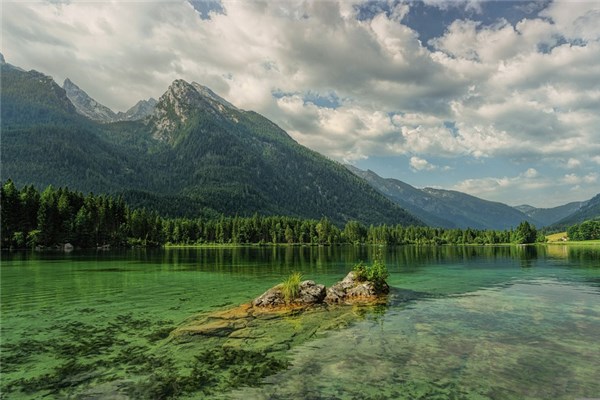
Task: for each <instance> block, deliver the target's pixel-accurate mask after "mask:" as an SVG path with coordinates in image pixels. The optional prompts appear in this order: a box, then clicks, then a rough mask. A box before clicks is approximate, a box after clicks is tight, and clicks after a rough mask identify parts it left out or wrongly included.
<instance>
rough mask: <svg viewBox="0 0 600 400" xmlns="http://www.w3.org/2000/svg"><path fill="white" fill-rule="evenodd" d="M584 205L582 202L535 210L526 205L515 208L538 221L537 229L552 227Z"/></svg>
mask: <svg viewBox="0 0 600 400" xmlns="http://www.w3.org/2000/svg"><path fill="white" fill-rule="evenodd" d="M584 205H585V202H583V201H574V202H572V203H568V204H564V205H562V206H558V207H552V208H535V207H532V206H530V205H527V204H524V205H521V206H516V207H515V208H516V209H517V210H519V211H521V212H522V213H524V214H526V215H528V216H529V217H531V218H533V219H535V220H536V221H539V222H540V224H541V225H540V226H539V227H543V226H548V225H552V224H553V223H555V222H557V221H560V220H561V219H563V218H566V217H568V216H569V215H571V214H573V213H575V212H577V211H578V210H579V209H580V208H581V207H582V206H584Z"/></svg>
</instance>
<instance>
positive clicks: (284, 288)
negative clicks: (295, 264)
mask: <svg viewBox="0 0 600 400" xmlns="http://www.w3.org/2000/svg"><path fill="white" fill-rule="evenodd" d="M301 281H302V274H301V273H300V272H292V273H291V274H290V276H288V277H287V278H286V279H285V280H284V281H283V282H282V283H281V292H282V293H283V298H284V299H285V302H286V303H290V302H291V301H292V300H294V299H295V298H296V296H297V295H298V292H299V291H300V282H301Z"/></svg>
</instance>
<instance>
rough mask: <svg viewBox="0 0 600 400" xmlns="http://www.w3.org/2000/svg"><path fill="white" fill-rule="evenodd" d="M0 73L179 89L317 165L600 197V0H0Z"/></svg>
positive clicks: (525, 192) (94, 85) (537, 195)
mask: <svg viewBox="0 0 600 400" xmlns="http://www.w3.org/2000/svg"><path fill="white" fill-rule="evenodd" d="M1 11H2V27H1V29H2V48H1V50H0V51H1V52H2V53H3V54H4V56H5V58H6V61H7V62H8V63H11V64H13V65H16V66H19V67H22V68H25V69H36V70H38V71H41V72H44V73H46V74H48V75H51V76H53V77H54V79H55V80H56V81H57V82H58V83H59V84H62V82H63V80H64V79H65V78H67V77H69V78H70V79H71V80H72V81H73V82H75V83H76V84H77V85H78V86H80V87H81V88H82V89H83V90H85V91H86V92H87V93H88V94H89V95H90V96H92V97H93V98H94V99H96V100H97V101H99V102H100V103H102V104H104V105H106V106H108V107H110V108H112V109H113V110H115V111H124V110H126V109H128V108H129V107H131V106H132V105H134V104H135V103H136V102H137V101H138V100H140V99H147V98H149V97H154V98H159V97H160V96H161V94H162V93H164V92H165V90H166V89H167V87H168V86H169V85H170V83H171V82H172V81H173V80H175V79H178V78H182V79H185V80H187V81H188V82H192V81H195V82H198V83H201V84H203V85H206V86H208V87H210V88H211V89H213V90H214V91H215V92H216V93H218V94H219V95H221V96H222V97H224V98H226V99H227V100H229V101H230V102H231V103H233V104H234V105H236V106H237V107H239V108H242V109H246V110H254V111H257V112H259V113H261V114H263V115H264V116H266V117H267V118H269V119H271V120H272V121H273V122H275V123H276V124H278V125H279V126H280V127H282V128H283V129H285V130H286V131H287V132H288V133H289V134H290V135H291V136H292V137H293V138H294V139H295V140H297V141H298V142H299V143H301V144H303V145H305V146H307V147H309V148H311V149H313V150H316V151H318V152H320V153H322V154H324V155H326V156H327V157H329V158H331V159H334V160H337V161H340V162H344V163H350V164H353V165H355V166H357V167H358V168H362V169H371V170H373V171H374V172H376V173H378V174H379V175H381V176H383V177H385V178H395V179H399V180H402V181H404V182H406V183H409V184H411V185H413V186H416V187H436V188H444V189H451V190H459V191H462V192H466V193H469V194H472V195H475V196H478V197H481V198H484V199H487V200H493V201H500V202H503V203H507V204H509V205H519V204H530V205H533V206H535V207H554V206H558V205H561V204H565V203H568V202H571V201H581V200H587V199H590V198H591V197H593V196H594V195H596V194H598V193H599V192H600V23H598V21H600V1H599V0H594V1H549V0H542V1H539V0H532V1H480V0H455V1H447V0H446V1H443V0H424V1H419V2H416V1H399V0H393V1H381V2H379V1H366V2H364V1H358V0H357V1H352V0H341V1H334V0H319V1H295V0H284V1H273V0H268V1H241V0H234V1H229V0H189V1H188V0H172V1H138V0H129V1H76V0H73V1H70V0H64V1H63V0H49V1H10V0H3V1H2V10H1Z"/></svg>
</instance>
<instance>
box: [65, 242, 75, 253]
mask: <svg viewBox="0 0 600 400" xmlns="http://www.w3.org/2000/svg"><path fill="white" fill-rule="evenodd" d="M63 250H64V251H73V245H72V244H71V243H65V245H64V246H63Z"/></svg>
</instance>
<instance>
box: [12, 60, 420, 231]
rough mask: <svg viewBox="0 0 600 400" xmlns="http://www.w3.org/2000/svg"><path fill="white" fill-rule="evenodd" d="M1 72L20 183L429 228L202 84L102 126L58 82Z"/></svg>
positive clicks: (181, 208) (177, 205)
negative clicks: (143, 114)
mask: <svg viewBox="0 0 600 400" xmlns="http://www.w3.org/2000/svg"><path fill="white" fill-rule="evenodd" d="M2 78H3V79H2V82H1V84H2V88H1V89H2V91H1V93H2V125H1V129H2V158H3V159H2V169H3V171H2V175H3V178H4V179H7V178H12V179H13V180H14V181H15V183H16V184H17V185H24V184H35V185H36V186H38V187H44V186H46V185H48V184H52V185H55V186H69V188H71V189H77V190H81V191H84V192H88V191H92V192H94V193H107V192H110V193H124V194H125V196H126V199H127V201H129V202H131V203H132V204H134V205H135V206H147V207H150V208H154V209H157V210H159V211H160V212H161V213H165V214H169V215H188V216H198V215H199V214H201V213H202V214H211V215H215V214H216V213H224V214H228V215H235V214H238V215H252V214H253V213H256V212H258V213H261V214H267V215H269V214H279V215H290V216H300V217H304V218H316V219H319V218H321V217H328V218H329V219H330V220H332V221H333V222H335V223H338V224H342V223H344V222H345V221H348V220H358V221H361V222H363V223H366V224H371V223H373V224H381V223H387V224H404V225H407V224H421V221H419V220H418V219H416V218H415V217H413V216H411V215H410V214H408V213H407V212H406V211H404V210H403V209H402V208H400V207H399V206H398V205H396V204H395V203H393V202H391V201H390V200H388V199H386V198H385V197H384V196H382V195H381V194H379V193H378V192H376V191H375V190H374V189H373V188H371V187H370V186H369V184H368V183H367V182H365V181H364V180H362V179H360V178H358V177H356V176H355V175H354V174H352V173H351V172H350V171H348V170H347V169H346V168H344V167H343V166H342V165H341V164H339V163H336V162H333V161H331V160H329V159H327V158H325V157H323V156H321V155H320V154H318V153H316V152H314V151H311V150H309V149H307V148H306V147H303V146H301V145H300V144H298V143H297V142H295V141H294V140H293V139H292V138H291V137H290V136H288V134H287V133H286V132H285V131H283V130H282V129H280V128H279V127H278V126H277V125H275V124H274V123H273V122H271V121H269V120H268V119H266V118H264V117H263V116H261V115H259V114H257V113H255V112H251V111H243V110H240V109H238V108H236V107H233V106H232V105H231V104H230V103H228V102H227V101H225V100H224V99H222V98H220V97H219V96H217V95H216V94H214V92H212V91H210V89H208V88H205V87H204V86H202V85H198V84H189V83H187V82H185V81H183V80H177V81H175V82H173V84H172V85H171V86H170V87H169V88H168V90H167V91H166V92H165V94H163V95H162V96H161V97H160V99H159V100H158V102H157V103H156V105H155V107H154V108H153V109H152V112H151V115H149V116H148V117H147V118H146V119H144V121H121V122H116V123H98V122H95V121H94V120H92V119H91V117H90V119H88V118H84V117H82V116H81V115H80V114H79V113H78V112H76V109H75V107H74V106H73V104H72V103H71V101H70V100H69V98H68V97H67V95H66V91H65V90H64V89H62V88H60V87H59V86H58V85H56V84H55V83H54V82H53V81H52V79H51V78H50V77H47V76H45V75H43V74H40V73H38V72H35V71H30V72H25V71H19V70H18V69H16V68H12V67H9V66H7V65H3V66H2ZM72 86H75V85H69V84H67V87H68V88H70V89H73V87H72ZM79 90H80V91H79V92H78V93H77V96H78V97H77V98H79V99H81V100H82V102H81V103H82V104H92V103H91V102H89V103H86V101H87V100H86V99H85V97H84V96H83V94H84V93H85V92H83V91H82V90H81V89H79ZM80 106H81V104H80ZM94 107H95V108H93V110H99V109H101V108H100V107H99V106H98V105H96V106H94ZM88 111H90V110H88ZM80 112H81V111H80ZM93 117H94V118H98V114H94V115H93ZM96 121H98V120H97V119H96Z"/></svg>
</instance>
